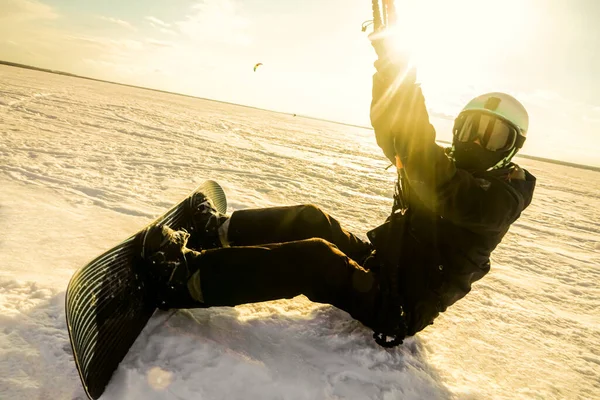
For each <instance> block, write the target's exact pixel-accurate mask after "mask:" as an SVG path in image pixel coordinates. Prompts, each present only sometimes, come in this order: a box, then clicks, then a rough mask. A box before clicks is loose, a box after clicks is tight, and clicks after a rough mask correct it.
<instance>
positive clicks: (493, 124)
mask: <svg viewBox="0 0 600 400" xmlns="http://www.w3.org/2000/svg"><path fill="white" fill-rule="evenodd" d="M454 138H455V139H456V140H458V141H459V142H463V143H466V142H473V141H475V140H477V139H479V143H481V146H483V147H484V148H485V149H487V150H490V151H507V150H510V149H512V148H513V147H514V146H515V143H516V140H517V129H516V128H515V127H514V126H513V125H512V124H509V123H508V122H506V121H505V120H504V119H502V118H500V117H497V116H495V115H491V114H486V113H482V112H470V113H465V114H463V115H461V116H459V117H458V118H457V119H456V122H455V124H454Z"/></svg>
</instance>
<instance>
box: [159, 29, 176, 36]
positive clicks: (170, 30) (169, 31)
mask: <svg viewBox="0 0 600 400" xmlns="http://www.w3.org/2000/svg"><path fill="white" fill-rule="evenodd" d="M160 31H161V32H162V33H165V34H167V35H171V36H177V35H178V33H177V32H175V31H174V30H173V29H168V28H160Z"/></svg>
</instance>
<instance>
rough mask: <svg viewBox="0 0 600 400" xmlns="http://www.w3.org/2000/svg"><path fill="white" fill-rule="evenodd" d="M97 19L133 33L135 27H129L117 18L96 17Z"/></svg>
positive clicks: (125, 22) (128, 24)
mask: <svg viewBox="0 0 600 400" xmlns="http://www.w3.org/2000/svg"><path fill="white" fill-rule="evenodd" d="M98 18H99V19H101V20H102V21H106V22H110V23H112V24H116V25H119V26H121V27H123V28H126V29H129V30H131V31H135V30H136V29H135V27H134V26H133V25H131V24H130V23H129V22H127V21H123V20H122V19H118V18H112V17H104V16H98Z"/></svg>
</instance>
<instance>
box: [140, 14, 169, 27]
mask: <svg viewBox="0 0 600 400" xmlns="http://www.w3.org/2000/svg"><path fill="white" fill-rule="evenodd" d="M144 19H145V20H147V21H150V25H152V26H154V27H156V26H157V25H158V26H162V27H163V28H168V27H170V26H171V24H167V23H166V22H164V21H163V20H160V19H158V18H156V17H152V16H147V17H144Z"/></svg>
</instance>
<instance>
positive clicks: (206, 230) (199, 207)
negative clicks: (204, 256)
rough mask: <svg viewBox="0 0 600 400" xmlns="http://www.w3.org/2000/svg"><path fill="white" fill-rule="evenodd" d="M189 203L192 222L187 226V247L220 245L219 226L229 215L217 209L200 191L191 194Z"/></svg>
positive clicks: (205, 248) (207, 247)
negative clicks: (188, 235) (188, 234)
mask: <svg viewBox="0 0 600 400" xmlns="http://www.w3.org/2000/svg"><path fill="white" fill-rule="evenodd" d="M190 204H191V206H192V223H191V224H190V225H189V226H188V227H187V229H188V230H189V232H190V234H191V236H190V238H189V241H188V247H189V248H191V249H194V250H197V251H200V250H207V249H214V248H217V247H222V243H221V239H220V237H219V227H220V226H221V225H223V223H225V221H227V220H228V218H229V217H227V216H226V215H225V214H221V213H220V212H219V211H217V209H216V208H215V206H214V205H213V203H212V201H211V200H210V199H208V198H207V197H206V196H204V195H203V194H202V193H200V192H198V193H195V194H194V195H193V196H192V198H191V200H190Z"/></svg>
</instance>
